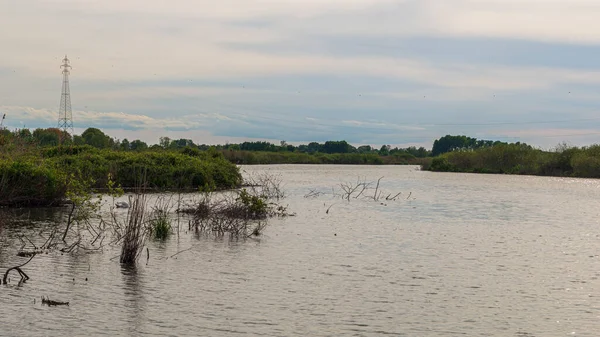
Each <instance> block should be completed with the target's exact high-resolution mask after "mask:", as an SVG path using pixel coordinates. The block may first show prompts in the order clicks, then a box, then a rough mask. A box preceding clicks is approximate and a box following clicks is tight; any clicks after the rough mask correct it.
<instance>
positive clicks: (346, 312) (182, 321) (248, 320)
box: [0, 165, 600, 336]
mask: <svg viewBox="0 0 600 337" xmlns="http://www.w3.org/2000/svg"><path fill="white" fill-rule="evenodd" d="M244 170H246V171H263V170H268V171H271V172H273V173H276V174H281V177H282V178H283V180H284V185H285V190H286V192H287V195H288V197H287V198H286V199H285V200H284V204H289V209H290V210H291V211H293V212H295V213H297V216H295V217H289V218H285V219H273V220H272V221H271V222H270V224H269V227H268V228H267V229H266V230H265V233H264V235H263V236H262V237H261V238H260V239H258V240H257V239H249V240H246V241H238V242H229V241H228V240H215V239H210V238H198V237H196V236H194V235H193V234H189V233H185V232H181V233H180V235H179V237H177V236H176V235H175V236H172V237H171V238H170V239H169V240H168V241H167V242H164V243H160V242H154V241H149V242H148V247H149V251H150V259H149V260H148V263H147V264H146V256H144V257H143V258H142V259H141V260H140V262H139V263H138V265H137V267H136V268H123V267H121V265H120V264H119V263H118V258H116V259H115V258H114V257H115V256H117V255H118V254H119V251H118V250H117V249H107V250H104V251H103V252H102V253H100V252H90V253H80V254H76V255H69V254H64V255H62V254H60V253H50V254H47V255H39V256H36V257H35V258H34V259H33V260H32V261H31V262H30V263H29V264H28V265H26V266H25V267H24V271H26V272H27V273H28V275H29V276H30V277H31V279H30V280H29V281H28V282H27V283H25V284H24V285H23V286H22V287H17V286H16V284H14V283H15V282H11V284H9V285H8V286H1V287H0V335H2V336H41V335H49V336H55V335H64V336H76V335H77V336H81V335H88V336H92V335H94V336H96V335H108V336H117V335H121V336H137V335H155V336H201V335H203V336H237V335H250V336H375V335H396V336H572V335H577V336H598V335H599V333H600V280H599V279H598V277H599V276H600V257H599V256H598V254H600V236H599V235H600V207H599V201H600V181H597V180H584V179H562V178H546V177H525V176H500V175H466V174H442V173H430V172H420V171H418V170H417V169H416V168H415V167H390V166H386V167H379V166H378V167H365V166H361V167H357V166H300V165H292V166H253V167H244ZM359 176H360V177H366V178H367V179H368V180H377V178H379V177H382V176H383V177H384V178H383V179H382V180H381V186H380V189H383V190H384V194H383V195H384V196H385V195H388V194H389V193H393V194H396V193H397V192H402V194H401V197H400V198H399V200H396V201H386V200H383V201H380V202H375V201H373V200H366V199H361V198H359V199H352V200H350V202H348V201H342V200H341V199H340V198H339V197H333V196H332V195H331V192H332V188H335V189H336V190H337V191H338V192H339V184H340V183H341V182H354V181H356V179H357V177H359ZM311 191H320V192H324V193H326V194H324V195H321V196H319V197H316V198H305V197H304V196H305V195H306V194H307V193H309V192H311ZM327 209H329V212H328V213H326V211H327ZM35 213H36V214H37V213H38V212H35ZM46 213H47V214H44V215H43V216H46V217H52V216H56V215H54V214H53V213H52V212H50V211H48V212H46ZM32 218H33V217H32ZM45 226H47V225H45V224H44V222H34V223H32V224H26V223H20V224H18V225H14V224H12V225H7V224H5V225H4V226H3V227H0V271H2V272H3V271H4V270H5V269H6V268H7V267H10V266H13V265H16V264H19V263H21V262H24V261H26V259H24V258H20V257H16V256H15V253H16V251H17V250H18V248H19V246H21V243H20V241H19V239H18V235H19V234H26V235H27V236H28V237H30V238H33V240H42V243H43V238H42V237H41V236H40V235H38V233H39V232H40V231H42V230H43V229H44V227H45ZM185 227H187V225H186V226H185ZM186 229H187V228H186ZM36 238H37V239H36ZM188 248H189V250H187V251H184V252H182V253H180V254H178V255H176V256H173V257H171V256H172V255H173V254H175V253H176V252H179V251H182V250H185V249H188ZM13 277H14V278H16V274H14V275H13ZM42 295H47V296H50V297H51V298H52V299H57V300H62V301H69V302H70V305H69V306H68V307H47V306H42V305H41V303H40V301H39V298H40V297H41V296H42ZM34 300H35V302H34Z"/></svg>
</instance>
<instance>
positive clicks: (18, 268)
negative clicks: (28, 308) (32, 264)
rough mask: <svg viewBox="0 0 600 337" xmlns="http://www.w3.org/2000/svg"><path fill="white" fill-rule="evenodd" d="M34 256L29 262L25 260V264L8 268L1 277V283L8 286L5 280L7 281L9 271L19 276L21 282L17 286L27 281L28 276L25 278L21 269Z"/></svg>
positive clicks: (25, 275)
mask: <svg viewBox="0 0 600 337" xmlns="http://www.w3.org/2000/svg"><path fill="white" fill-rule="evenodd" d="M35 255H36V254H33V255H32V256H31V257H30V258H29V260H27V262H25V263H23V264H22V265H19V266H16V267H12V268H8V269H7V270H6V272H5V273H4V277H2V283H3V284H8V283H7V279H8V274H9V273H10V271H11V270H16V271H17V272H18V273H19V275H20V276H21V280H20V281H19V286H20V285H22V284H23V283H25V281H27V280H29V276H27V274H25V272H24V271H23V270H22V269H21V267H23V266H25V265H26V264H28V263H29V261H31V260H32V259H33V258H34V257H35Z"/></svg>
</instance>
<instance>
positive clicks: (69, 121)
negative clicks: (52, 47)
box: [58, 55, 73, 143]
mask: <svg viewBox="0 0 600 337" xmlns="http://www.w3.org/2000/svg"><path fill="white" fill-rule="evenodd" d="M60 67H61V68H62V74H63V82H62V93H61V95H60V109H59V111H58V129H59V130H61V131H62V135H61V139H60V142H61V143H63V142H64V140H65V139H64V138H65V137H67V133H68V134H69V135H71V137H72V136H73V112H72V111H71V89H69V74H71V71H70V70H69V69H71V61H69V59H68V58H67V55H65V58H64V59H63V64H62V65H61V66H60Z"/></svg>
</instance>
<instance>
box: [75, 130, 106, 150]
mask: <svg viewBox="0 0 600 337" xmlns="http://www.w3.org/2000/svg"><path fill="white" fill-rule="evenodd" d="M81 137H83V140H84V141H85V143H86V144H87V145H91V146H93V147H95V148H98V149H106V148H110V147H112V146H113V144H114V140H113V139H112V138H110V137H109V136H108V135H106V134H105V133H104V132H102V131H101V130H100V129H96V128H88V129H86V130H85V131H83V133H82V134H81Z"/></svg>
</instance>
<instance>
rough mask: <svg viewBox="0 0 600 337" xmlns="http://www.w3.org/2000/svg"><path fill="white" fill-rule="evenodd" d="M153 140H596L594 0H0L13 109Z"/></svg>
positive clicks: (46, 121) (8, 108)
mask: <svg viewBox="0 0 600 337" xmlns="http://www.w3.org/2000/svg"><path fill="white" fill-rule="evenodd" d="M65 54H67V55H68V56H69V58H70V59H71V64H72V66H73V69H72V71H71V77H70V81H71V96H72V105H73V119H74V124H75V126H76V133H78V132H81V131H82V130H83V129H85V128H87V127H97V128H100V129H102V130H104V131H105V132H106V133H107V134H109V135H111V136H114V137H117V138H120V139H122V138H125V137H126V138H128V139H130V140H131V139H135V138H140V139H142V140H145V141H147V142H150V143H156V142H158V138H159V137H160V136H169V137H171V138H191V139H193V140H194V141H195V142H197V143H207V144H209V143H225V142H239V141H242V140H255V139H264V140H271V141H273V142H278V141H279V140H286V141H288V142H290V143H299V142H300V143H305V142H309V141H325V140H342V139H344V140H347V141H348V142H350V143H352V144H356V145H360V144H371V145H376V146H380V145H381V144H391V145H394V146H395V145H399V146H406V145H424V146H426V147H431V144H432V141H433V140H434V139H436V138H439V137H440V136H443V135H445V134H453V135H455V134H465V135H469V136H473V137H477V138H484V139H499V140H505V141H524V142H527V143H530V144H533V145H536V146H540V147H543V148H550V147H552V146H554V145H556V144H558V143H559V142H563V141H566V142H568V143H571V144H574V145H586V144H592V143H598V142H600V109H599V107H600V96H599V94H600V1H598V0H568V1H567V0H395V1H392V0H219V1H214V0H211V1H204V0H170V1H158V0H118V1H116V0H94V1H84V0H53V1H49V0H48V1H42V0H0V61H1V62H0V112H2V113H6V114H7V118H6V121H5V124H6V125H7V126H8V127H10V128H17V127H23V125H25V126H26V127H29V128H35V127H54V126H56V124H57V120H58V108H59V101H60V90H61V70H60V68H59V66H60V64H61V59H62V58H63V57H64V55H65Z"/></svg>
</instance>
